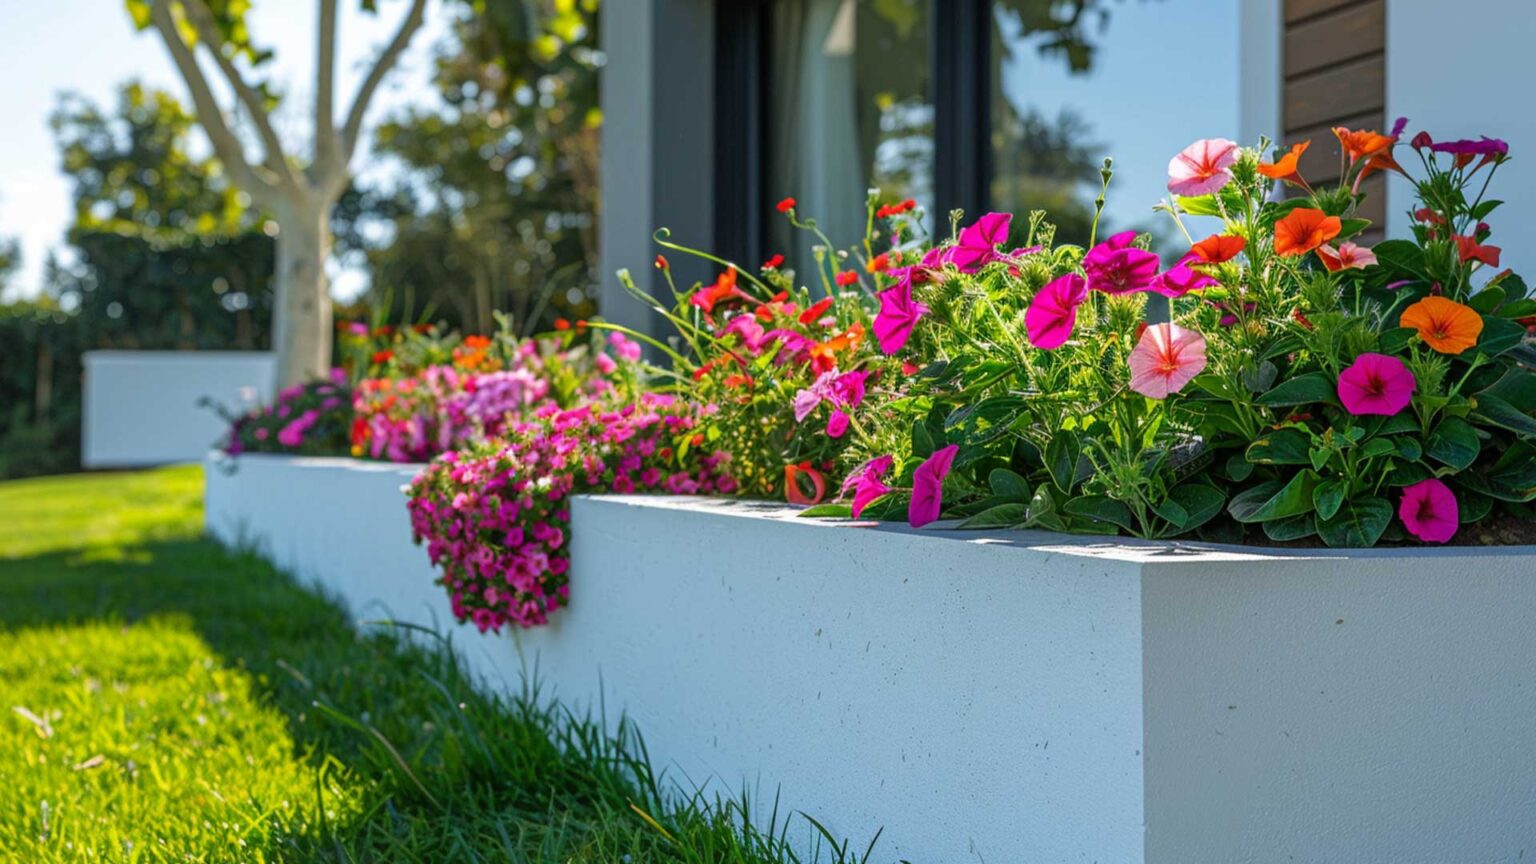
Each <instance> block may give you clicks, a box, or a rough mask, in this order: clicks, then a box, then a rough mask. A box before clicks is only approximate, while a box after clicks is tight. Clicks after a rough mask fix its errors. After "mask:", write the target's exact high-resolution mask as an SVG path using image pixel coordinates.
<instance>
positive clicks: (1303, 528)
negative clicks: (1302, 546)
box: [1264, 513, 1317, 543]
mask: <svg viewBox="0 0 1536 864" xmlns="http://www.w3.org/2000/svg"><path fill="white" fill-rule="evenodd" d="M1316 533H1317V516H1316V514H1313V513H1303V514H1302V515H1300V516H1290V517H1287V518H1285V519H1274V520H1271V521H1269V522H1265V523H1264V536H1265V537H1268V538H1269V539H1271V540H1273V541H1275V542H1276V543H1290V542H1292V541H1295V540H1300V539H1301V538H1303V537H1311V536H1312V535H1313V534H1316Z"/></svg>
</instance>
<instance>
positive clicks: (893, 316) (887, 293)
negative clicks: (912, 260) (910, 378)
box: [875, 279, 928, 354]
mask: <svg viewBox="0 0 1536 864" xmlns="http://www.w3.org/2000/svg"><path fill="white" fill-rule="evenodd" d="M876 296H878V297H879V298H880V312H879V314H877V315H875V339H876V341H878V342H879V343H880V350H881V351H884V352H885V353H887V354H895V353H896V352H897V351H900V350H901V349H902V347H903V346H905V345H906V344H907V340H908V339H910V338H912V328H913V327H914V326H915V325H916V324H917V320H918V319H919V318H921V317H923V316H924V315H927V314H928V307H927V306H924V305H923V304H921V303H919V302H917V301H916V300H914V299H912V280H911V279H903V280H901V281H900V282H897V283H896V284H895V285H892V286H891V287H889V288H887V289H885V290H884V291H881V292H880V293H879V294H878V295H876Z"/></svg>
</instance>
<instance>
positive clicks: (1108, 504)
mask: <svg viewBox="0 0 1536 864" xmlns="http://www.w3.org/2000/svg"><path fill="white" fill-rule="evenodd" d="M1061 509H1062V511H1063V512H1065V513H1067V514H1070V515H1072V516H1081V517H1084V518H1086V519H1091V520H1093V521H1094V522H1097V523H1108V524H1111V525H1118V526H1120V527H1121V528H1124V529H1125V530H1126V531H1132V532H1134V531H1135V530H1136V520H1135V517H1133V516H1132V515H1131V508H1129V507H1127V506H1125V504H1124V503H1123V502H1120V501H1116V500H1115V499H1113V498H1110V497H1108V496H1106V495H1080V496H1078V497H1076V498H1071V499H1068V500H1067V502H1066V503H1065V504H1063V505H1061Z"/></svg>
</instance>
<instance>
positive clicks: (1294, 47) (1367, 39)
mask: <svg viewBox="0 0 1536 864" xmlns="http://www.w3.org/2000/svg"><path fill="white" fill-rule="evenodd" d="M1386 20H1387V18H1386V0H1370V2H1367V3H1361V4H1359V5H1358V6H1346V7H1344V8H1343V9H1340V10H1338V11H1336V12H1333V13H1331V14H1329V15H1325V16H1323V17H1320V18H1313V19H1309V20H1307V21H1306V22H1304V23H1302V24H1298V25H1296V26H1294V27H1291V28H1289V29H1288V30H1287V32H1286V36H1285V76H1286V78H1293V77H1295V76H1297V75H1303V74H1305V73H1308V72H1315V71H1317V70H1319V69H1325V68H1328V67H1331V66H1338V65H1339V64H1341V63H1346V62H1348V61H1350V60H1355V59H1358V58H1360V57H1365V56H1367V55H1370V54H1377V53H1380V52H1381V51H1382V50H1383V49H1384V48H1385V47H1386V41H1387V28H1386Z"/></svg>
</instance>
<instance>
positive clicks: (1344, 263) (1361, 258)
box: [1317, 242, 1376, 271]
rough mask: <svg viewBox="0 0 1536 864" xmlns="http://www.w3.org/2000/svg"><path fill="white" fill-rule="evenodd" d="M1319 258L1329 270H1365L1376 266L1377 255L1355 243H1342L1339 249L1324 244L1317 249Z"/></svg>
mask: <svg viewBox="0 0 1536 864" xmlns="http://www.w3.org/2000/svg"><path fill="white" fill-rule="evenodd" d="M1317 257H1318V258H1320V259H1322V262H1323V266H1324V267H1327V268H1328V269H1329V270H1331V271H1332V270H1364V269H1365V268H1367V267H1373V266H1375V265H1376V253H1375V252H1372V251H1371V250H1370V249H1368V248H1366V247H1364V246H1360V245H1357V244H1355V243H1349V242H1344V243H1340V244H1339V246H1338V248H1337V249H1335V248H1334V247H1332V246H1329V245H1328V244H1326V243H1324V244H1323V245H1322V246H1319V247H1317Z"/></svg>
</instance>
